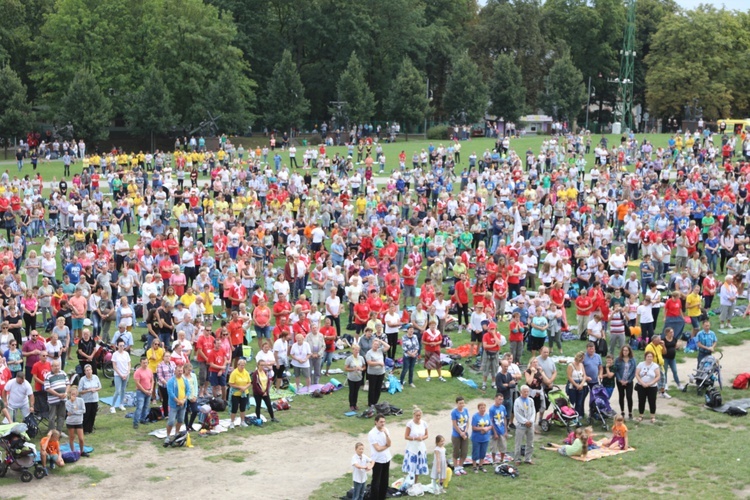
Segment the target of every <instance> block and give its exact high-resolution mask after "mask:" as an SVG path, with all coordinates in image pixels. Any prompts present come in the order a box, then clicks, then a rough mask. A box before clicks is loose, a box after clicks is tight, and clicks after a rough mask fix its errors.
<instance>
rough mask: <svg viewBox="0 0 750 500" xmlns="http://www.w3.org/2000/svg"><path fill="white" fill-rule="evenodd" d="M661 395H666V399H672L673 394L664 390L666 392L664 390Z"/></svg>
mask: <svg viewBox="0 0 750 500" xmlns="http://www.w3.org/2000/svg"><path fill="white" fill-rule="evenodd" d="M661 395H662V397H664V398H665V399H672V396H670V395H669V393H668V392H667V391H664V392H662V393H661Z"/></svg>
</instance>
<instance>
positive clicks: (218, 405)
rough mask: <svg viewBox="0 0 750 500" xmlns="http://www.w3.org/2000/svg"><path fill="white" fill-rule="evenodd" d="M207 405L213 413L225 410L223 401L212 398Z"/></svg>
mask: <svg viewBox="0 0 750 500" xmlns="http://www.w3.org/2000/svg"><path fill="white" fill-rule="evenodd" d="M208 404H209V406H210V407H211V409H212V410H213V411H217V412H222V411H224V410H226V409H227V402H226V401H224V400H223V399H219V398H213V399H212V400H211V401H210V402H209V403H208Z"/></svg>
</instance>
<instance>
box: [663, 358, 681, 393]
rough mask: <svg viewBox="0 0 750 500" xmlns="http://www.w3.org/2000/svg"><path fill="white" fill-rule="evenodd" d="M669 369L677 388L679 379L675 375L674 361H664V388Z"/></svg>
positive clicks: (675, 364) (675, 362) (675, 365)
mask: <svg viewBox="0 0 750 500" xmlns="http://www.w3.org/2000/svg"><path fill="white" fill-rule="evenodd" d="M670 369H671V370H672V374H673V375H674V383H675V384H677V386H678V387H679V385H680V377H679V375H677V361H676V360H674V359H664V386H665V387H666V385H667V382H668V380H667V378H668V375H669V370H670Z"/></svg>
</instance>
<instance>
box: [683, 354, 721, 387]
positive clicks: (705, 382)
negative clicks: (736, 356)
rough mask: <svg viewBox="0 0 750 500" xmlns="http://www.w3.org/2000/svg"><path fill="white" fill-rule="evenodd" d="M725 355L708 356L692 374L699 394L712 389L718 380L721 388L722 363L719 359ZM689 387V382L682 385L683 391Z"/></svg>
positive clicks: (693, 382) (691, 377)
mask: <svg viewBox="0 0 750 500" xmlns="http://www.w3.org/2000/svg"><path fill="white" fill-rule="evenodd" d="M723 357H724V354H721V353H719V358H718V359H717V358H716V357H715V356H706V357H705V358H703V359H702V360H701V362H700V364H699V365H698V368H697V369H696V370H695V371H694V372H693V374H692V375H690V377H689V380H690V383H691V384H695V388H696V391H697V393H698V395H699V396H700V395H701V393H703V392H706V391H708V390H709V389H711V388H712V387H713V386H714V384H716V383H717V382H718V383H719V387H720V388H721V365H720V364H719V360H721V358H723ZM687 388H688V384H685V385H684V386H683V387H682V392H687Z"/></svg>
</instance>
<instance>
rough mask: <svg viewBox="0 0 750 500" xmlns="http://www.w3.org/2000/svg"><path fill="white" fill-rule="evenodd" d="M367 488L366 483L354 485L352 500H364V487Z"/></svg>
mask: <svg viewBox="0 0 750 500" xmlns="http://www.w3.org/2000/svg"><path fill="white" fill-rule="evenodd" d="M366 486H367V481H365V482H364V483H357V482H355V483H354V491H352V500H364V498H365V487H366Z"/></svg>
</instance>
